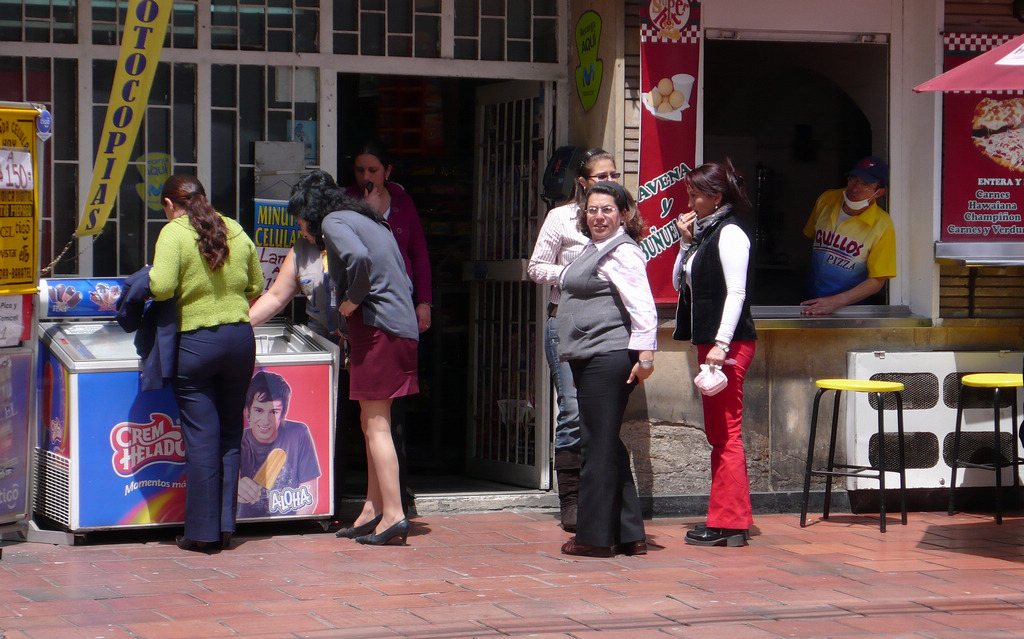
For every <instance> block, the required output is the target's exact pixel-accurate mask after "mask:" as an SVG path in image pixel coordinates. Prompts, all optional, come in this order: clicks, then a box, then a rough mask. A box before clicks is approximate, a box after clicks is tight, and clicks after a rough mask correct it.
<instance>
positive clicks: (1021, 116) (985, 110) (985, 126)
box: [971, 98, 1024, 173]
mask: <svg viewBox="0 0 1024 639" xmlns="http://www.w3.org/2000/svg"><path fill="white" fill-rule="evenodd" d="M971 140H972V141H973V142H974V146H975V148H977V149H978V151H979V152H980V153H981V154H982V155H984V156H985V157H987V158H988V159H990V160H992V161H993V162H995V163H996V164H998V165H999V166H1001V167H1003V168H1006V169H1009V170H1011V171H1017V172H1021V173H1024V98H1007V99H1003V100H999V99H993V98H982V99H981V100H980V101H979V102H978V103H977V105H975V107H974V117H973V118H972V119H971Z"/></svg>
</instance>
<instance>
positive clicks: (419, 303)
mask: <svg viewBox="0 0 1024 639" xmlns="http://www.w3.org/2000/svg"><path fill="white" fill-rule="evenodd" d="M353 169H354V171H355V178H356V183H355V184H353V185H352V186H350V187H348V190H347V192H348V195H350V196H353V197H358V198H362V199H364V200H366V202H367V204H369V205H370V206H372V207H373V208H375V209H377V212H378V213H380V214H381V215H382V216H384V219H385V220H387V222H388V225H390V226H391V232H392V233H393V234H394V235H395V240H397V241H398V248H399V250H401V251H402V257H403V258H405V270H406V271H408V273H409V279H411V280H412V289H413V290H412V298H413V302H414V303H415V304H416V323H417V325H418V328H419V331H420V332H421V333H422V332H423V331H425V330H427V329H428V328H430V308H431V304H432V301H433V297H432V295H431V290H430V257H429V256H428V255H427V239H426V237H425V236H424V235H423V226H422V225H421V224H420V215H419V213H418V212H417V211H416V205H414V204H413V203H412V197H410V196H409V194H408V193H406V191H405V189H403V188H402V187H401V186H400V185H398V184H395V183H394V182H388V177H389V176H390V175H391V158H390V157H389V155H388V153H387V151H386V150H385V149H384V145H382V144H381V143H380V142H379V141H376V140H373V141H370V142H367V143H366V144H364V145H362V146H361V147H359V148H358V149H357V150H356V152H355V154H354V156H353Z"/></svg>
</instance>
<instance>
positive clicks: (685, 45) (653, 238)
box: [637, 0, 700, 304]
mask: <svg viewBox="0 0 1024 639" xmlns="http://www.w3.org/2000/svg"><path fill="white" fill-rule="evenodd" d="M699 69H700V4H699V3H698V2H695V1H693V2H691V1H690V0H649V2H646V3H644V4H642V5H641V6H640V87H641V94H640V101H641V103H642V106H643V108H642V109H641V110H640V185H639V187H638V189H637V203H638V205H639V208H640V215H641V216H643V219H644V221H645V222H647V226H648V231H649V235H647V236H645V237H644V239H643V240H642V241H641V242H640V247H641V248H642V249H643V251H644V256H645V257H646V258H647V260H648V261H647V277H648V279H649V280H650V283H651V291H652V292H653V293H654V301H655V302H657V303H659V304H675V303H676V299H677V297H678V295H677V293H676V291H675V288H674V287H673V286H672V265H673V263H674V262H675V258H676V254H677V252H678V246H679V231H678V230H677V229H676V225H675V219H676V218H677V217H678V216H679V215H680V214H681V213H684V212H685V211H687V210H688V204H689V198H688V197H687V195H686V187H685V186H684V185H683V182H682V179H683V177H684V176H685V175H686V174H687V173H688V172H689V171H690V169H691V168H693V166H694V163H695V162H696V154H697V108H696V107H697V91H698V87H699V86H700V82H699V78H698V70H699Z"/></svg>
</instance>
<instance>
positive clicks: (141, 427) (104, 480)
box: [43, 358, 334, 529]
mask: <svg viewBox="0 0 1024 639" xmlns="http://www.w3.org/2000/svg"><path fill="white" fill-rule="evenodd" d="M49 365H50V366H52V367H58V368H60V367H62V365H61V364H60V362H59V361H57V360H56V359H55V358H54V359H52V360H50V362H49ZM43 375H44V377H45V376H46V375H47V372H46V371H45V370H44V372H43ZM50 375H51V379H53V380H65V379H67V375H65V374H64V371H60V370H55V371H52V372H51V373H50ZM71 377H72V378H74V379H73V381H71V382H70V384H71V387H72V390H71V393H69V396H70V398H71V399H70V401H71V402H72V403H77V427H76V428H73V429H61V430H62V431H63V432H64V434H63V438H64V441H61V442H59V443H58V442H53V441H51V442H50V448H51V450H53V449H56V450H62V449H63V450H65V451H66V450H67V446H68V442H67V438H69V437H77V438H78V442H77V446H76V447H74V448H75V449H77V451H78V453H77V460H76V462H77V463H75V464H74V465H73V466H74V469H75V474H76V475H77V485H78V487H77V490H74V491H73V494H72V501H73V502H74V503H75V504H77V514H78V517H77V522H72V526H71V528H72V529H78V528H83V529H84V528H110V527H122V526H123V527H143V526H148V525H158V524H174V523H180V522H182V521H184V506H185V457H184V443H183V440H182V432H181V423H180V420H179V416H178V410H177V406H176V404H175V401H174V395H173V393H172V391H171V389H170V387H166V388H163V389H161V390H159V391H148V392H140V391H139V390H138V386H139V374H138V372H136V371H112V372H95V373H79V374H75V375H72V376H71ZM261 384H262V385H261ZM53 386H54V392H52V393H51V394H50V395H51V396H50V397H49V398H46V399H44V402H45V401H47V399H49V400H51V401H58V403H59V399H60V395H58V393H59V391H57V389H56V387H57V384H53ZM331 392H332V382H331V374H330V367H329V366H323V365H319V366H318V365H309V366H306V365H290V366H273V367H260V366H257V368H256V371H255V375H254V377H253V383H252V384H251V385H250V393H249V395H250V396H249V397H247V402H246V406H245V408H244V409H243V415H242V416H241V417H242V418H243V423H244V424H245V427H246V430H245V432H244V435H243V440H242V449H241V472H240V479H239V493H238V501H239V504H238V506H239V510H238V517H239V519H240V520H241V519H268V518H271V519H272V518H280V517H303V516H317V515H328V514H330V513H331V512H332V509H333V504H332V498H331V478H330V464H331V445H330V442H331V439H330V437H331V431H332V430H333V427H334V424H333V419H332V417H331V412H330V403H329V402H328V401H323V398H324V397H329V396H330V393H331ZM75 398H77V401H76V399H75ZM49 412H50V413H51V416H52V417H56V416H58V415H63V414H66V413H73V412H74V411H73V410H67V409H66V408H65V407H51V408H50V409H49ZM51 419H52V418H51ZM72 419H73V417H72ZM257 430H258V431H259V432H258V434H257V435H256V436H254V433H255V432H256V431H257ZM76 524H77V525H76Z"/></svg>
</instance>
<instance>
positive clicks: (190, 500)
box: [149, 174, 263, 551]
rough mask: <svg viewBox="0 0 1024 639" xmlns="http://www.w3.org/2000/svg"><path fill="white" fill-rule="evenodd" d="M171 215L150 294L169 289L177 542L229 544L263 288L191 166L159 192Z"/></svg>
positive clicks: (248, 246) (243, 240)
mask: <svg viewBox="0 0 1024 639" xmlns="http://www.w3.org/2000/svg"><path fill="white" fill-rule="evenodd" d="M160 198H161V202H162V203H163V207H164V213H165V214H166V215H167V219H168V220H170V221H169V222H168V223H167V225H166V226H165V227H164V228H163V229H162V230H161V231H160V237H159V239H157V242H156V254H155V256H154V258H153V268H152V269H151V270H150V272H149V280H150V290H151V291H152V293H153V299H154V300H157V301H159V300H166V299H170V298H172V297H174V298H177V305H178V332H179V334H180V335H179V338H180V342H179V344H178V369H177V373H176V375H175V377H174V381H173V387H174V398H175V400H176V401H177V404H178V411H179V413H180V414H181V426H182V429H181V431H182V437H183V440H184V443H185V484H186V485H185V534H184V536H179V537H178V538H177V540H176V542H177V544H178V547H179V548H181V549H183V550H199V551H208V550H215V549H218V548H227V547H228V546H229V544H230V543H231V535H232V533H234V531H235V512H236V506H237V498H238V466H239V448H240V446H241V441H242V429H243V421H242V412H243V409H244V407H245V394H246V392H247V390H248V388H249V381H250V380H251V379H252V372H253V366H254V365H255V362H256V341H255V339H254V337H253V332H252V326H251V325H250V324H249V300H251V299H253V298H255V297H256V296H257V295H259V294H260V293H261V292H262V290H263V273H262V272H261V270H260V261H259V257H258V256H257V254H256V247H255V246H254V245H253V243H252V240H250V239H249V236H247V235H246V234H245V231H243V230H242V227H241V226H239V224H238V222H236V221H234V220H232V219H230V218H226V217H224V216H222V215H221V214H220V213H218V212H217V211H216V210H214V208H213V206H211V205H210V203H209V201H208V200H207V199H206V190H205V189H204V188H203V185H202V184H201V183H200V182H199V180H198V179H196V177H195V176H193V175H183V174H182V175H174V176H171V178H170V179H168V180H167V182H166V183H165V184H164V189H163V192H162V193H161V194H160Z"/></svg>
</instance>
